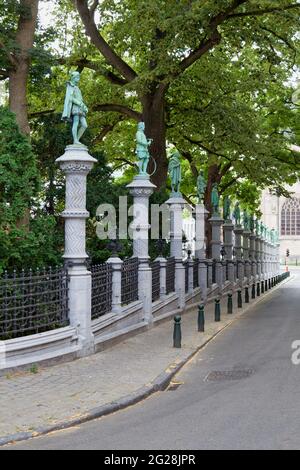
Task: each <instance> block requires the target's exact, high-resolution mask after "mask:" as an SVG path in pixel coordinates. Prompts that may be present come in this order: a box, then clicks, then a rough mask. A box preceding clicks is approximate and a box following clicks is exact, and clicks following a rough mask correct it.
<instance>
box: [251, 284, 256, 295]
mask: <svg viewBox="0 0 300 470" xmlns="http://www.w3.org/2000/svg"><path fill="white" fill-rule="evenodd" d="M251 298H252V299H255V284H252V293H251Z"/></svg>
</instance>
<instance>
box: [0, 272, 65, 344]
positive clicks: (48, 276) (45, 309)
mask: <svg viewBox="0 0 300 470" xmlns="http://www.w3.org/2000/svg"><path fill="white" fill-rule="evenodd" d="M68 324H69V320H68V276H67V272H66V270H65V269H64V268H55V269H52V268H47V269H43V270H36V271H32V270H29V271H28V272H25V271H24V270H23V271H21V272H20V273H17V272H16V271H14V272H13V273H12V274H9V273H7V272H5V273H4V276H3V277H1V278H0V340H7V339H12V338H18V337H20V336H27V335H32V334H37V333H42V332H45V331H49V330H53V329H56V328H62V327H65V326H67V325H68Z"/></svg>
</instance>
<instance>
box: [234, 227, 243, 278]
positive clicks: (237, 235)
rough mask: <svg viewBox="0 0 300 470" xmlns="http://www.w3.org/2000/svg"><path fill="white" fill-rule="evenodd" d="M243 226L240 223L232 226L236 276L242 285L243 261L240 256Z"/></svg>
mask: <svg viewBox="0 0 300 470" xmlns="http://www.w3.org/2000/svg"><path fill="white" fill-rule="evenodd" d="M243 232H244V230H243V227H242V226H241V225H236V226H235V228H234V235H235V246H234V251H235V257H236V263H237V276H238V281H239V283H240V284H241V285H242V284H243V281H244V263H243V258H242V235H243Z"/></svg>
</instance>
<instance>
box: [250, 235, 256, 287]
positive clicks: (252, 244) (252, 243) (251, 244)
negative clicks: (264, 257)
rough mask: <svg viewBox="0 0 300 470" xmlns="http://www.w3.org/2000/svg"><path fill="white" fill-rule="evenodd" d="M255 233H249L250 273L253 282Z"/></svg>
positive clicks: (254, 275)
mask: <svg viewBox="0 0 300 470" xmlns="http://www.w3.org/2000/svg"><path fill="white" fill-rule="evenodd" d="M255 246H256V235H255V233H253V232H252V233H251V235H250V255H249V257H250V262H251V274H252V278H253V282H255V281H256V274H257V264H256V249H255Z"/></svg>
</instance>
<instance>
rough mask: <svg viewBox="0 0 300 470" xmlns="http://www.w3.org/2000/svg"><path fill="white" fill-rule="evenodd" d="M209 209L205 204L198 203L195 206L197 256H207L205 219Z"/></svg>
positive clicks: (200, 257) (198, 257) (201, 257)
mask: <svg viewBox="0 0 300 470" xmlns="http://www.w3.org/2000/svg"><path fill="white" fill-rule="evenodd" d="M207 214H208V211H207V210H206V209H205V207H204V204H196V207H195V257H196V258H197V259H204V258H205V257H206V243H205V239H206V237H205V219H206V217H207Z"/></svg>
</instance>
